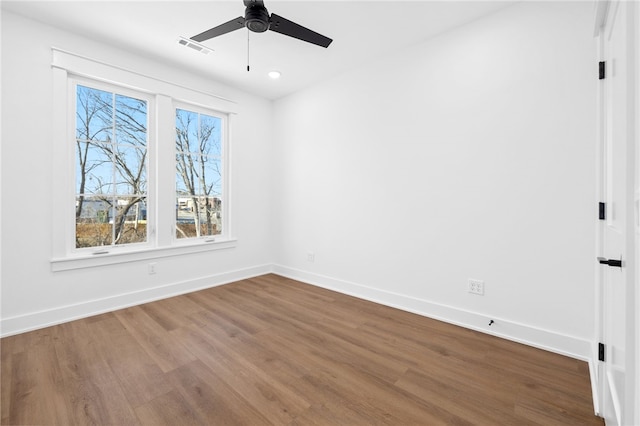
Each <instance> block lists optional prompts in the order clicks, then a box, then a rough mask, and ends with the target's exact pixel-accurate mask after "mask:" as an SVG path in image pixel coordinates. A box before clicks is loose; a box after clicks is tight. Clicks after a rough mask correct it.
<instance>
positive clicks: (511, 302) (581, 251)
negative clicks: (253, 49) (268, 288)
mask: <svg viewBox="0 0 640 426" xmlns="http://www.w3.org/2000/svg"><path fill="white" fill-rule="evenodd" d="M592 31H593V22H592V5H591V3H590V2H583V3H576V2H571V3H555V2H532V3H520V4H517V5H515V6H512V7H509V8H506V9H504V10H502V11H500V12H498V13H497V14H494V15H491V16H489V17H486V18H483V19H481V20H478V21H476V22H474V23H471V24H469V25H465V26H464V27H461V28H458V29H456V30H454V31H451V32H448V33H445V34H443V35H441V36H439V37H437V38H435V39H432V40H430V41H427V42H425V43H423V44H420V45H417V46H413V47H411V48H408V49H406V50H404V51H401V52H398V53H397V54H395V55H393V56H392V57H384V58H380V59H379V60H378V61H376V62H372V63H369V64H366V65H363V66H362V67H360V68H358V69H355V70H353V71H351V72H349V73H347V74H344V75H342V76H340V77H338V78H334V79H332V80H331V81H328V82H325V83H324V84H321V85H319V86H315V87H313V88H309V89H307V90H305V91H302V92H299V93H297V94H294V95H292V96H289V97H287V98H284V99H282V100H279V101H277V102H276V104H275V134H274V135H275V150H276V153H277V158H279V159H280V161H281V163H280V164H279V165H280V167H279V168H278V169H277V171H276V174H275V175H274V176H275V177H274V183H273V185H274V193H275V194H276V204H275V206H274V211H275V212H277V213H276V215H275V219H276V220H277V221H278V227H277V233H278V241H279V243H280V244H279V249H278V254H277V263H278V265H279V266H278V267H277V268H276V271H278V272H279V273H282V274H284V275H288V276H291V277H295V278H298V279H302V280H305V281H308V282H313V283H316V284H319V285H323V286H326V287H330V288H334V289H337V290H340V291H344V292H347V293H351V294H355V295H358V296H361V297H365V298H369V299H372V300H377V301H379V302H383V303H387V304H390V305H395V306H400V307H403V308H405V309H409V310H413V311H416V312H420V313H423V314H426V315H430V316H435V317H439V318H443V319H445V320H447V321H451V322H455V323H460V324H464V325H466V326H469V327H472V328H477V329H480V330H484V331H489V332H493V333H496V334H501V335H504V336H507V337H510V338H513V339H516V340H521V341H526V342H528V343H530V344H534V345H536V346H540V347H547V348H549V349H552V350H555V351H558V352H562V353H567V354H571V355H574V356H578V357H583V358H586V357H589V356H590V355H591V352H590V351H591V347H590V341H591V340H592V339H593V336H594V319H593V317H594V277H593V270H594V266H593V265H594V263H593V262H594V219H595V216H594V215H595V214H596V210H595V208H594V206H595V199H594V188H595V156H594V154H595V134H596V132H595V120H596V116H595V112H596V111H595V105H596V100H595V93H596V90H595V84H596V83H597V75H596V72H595V71H596V68H597V67H596V63H595V58H596V56H595V50H594V49H595V43H594V40H593V38H592ZM309 252H313V253H315V262H313V263H311V262H308V261H307V253H309ZM468 278H475V279H481V280H484V281H485V295H484V296H476V295H471V294H468V293H467V291H466V286H467V279H468ZM489 319H495V321H496V323H495V324H494V325H493V326H492V327H491V328H489V327H488V325H487V324H488V320H489Z"/></svg>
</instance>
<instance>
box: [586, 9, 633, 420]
mask: <svg viewBox="0 0 640 426" xmlns="http://www.w3.org/2000/svg"><path fill="white" fill-rule="evenodd" d="M614 3H617V4H615V5H614V6H615V7H618V8H621V7H622V8H625V9H626V10H625V11H624V12H625V17H626V19H627V25H628V32H629V33H628V37H627V41H628V43H630V46H629V48H628V49H627V53H628V55H629V56H628V58H627V59H628V67H629V68H628V70H627V72H628V74H629V79H628V81H627V82H628V85H629V92H630V95H629V96H630V98H629V102H628V104H627V105H628V107H629V111H628V117H627V118H628V120H629V126H628V132H629V135H628V144H627V147H628V149H629V151H628V152H629V153H630V156H631V158H629V159H627V165H626V166H627V168H628V174H629V175H630V176H631V177H632V182H633V183H632V184H631V182H629V184H630V185H629V188H628V189H627V195H626V197H625V198H626V199H627V204H628V206H630V207H628V208H627V212H628V215H629V216H630V218H629V219H628V220H627V224H628V227H627V228H628V229H627V245H626V252H627V253H626V256H627V259H625V267H626V268H627V271H626V275H627V277H626V282H625V286H626V291H627V297H628V299H629V300H628V301H627V305H626V308H627V312H628V313H627V316H626V319H625V326H626V327H627V345H626V351H627V358H626V369H625V371H626V372H627V375H628V377H627V381H626V386H625V387H626V391H625V395H626V397H625V400H624V401H623V403H624V407H623V408H622V410H621V411H622V412H623V415H624V420H623V421H625V422H626V423H630V424H640V404H637V403H634V402H635V401H638V400H640V285H639V283H638V278H639V277H640V274H639V273H638V267H639V265H640V118H639V117H638V116H639V115H640V77H639V75H640V53H639V50H640V3H638V2H637V1H629V2H622V1H619V0H596V2H595V8H594V15H595V25H594V36H595V37H596V42H597V55H598V59H597V60H598V61H601V60H603V56H604V53H603V49H604V42H605V39H606V37H605V35H604V32H603V29H604V27H605V25H606V23H607V20H608V19H609V18H610V16H609V13H610V12H611V8H612V5H613V4H614ZM617 12H618V13H620V12H621V11H617ZM594 69H595V64H594ZM597 90H598V95H597V108H598V120H597V121H598V123H597V148H596V149H597V151H596V179H597V182H596V202H603V201H605V200H604V194H605V188H604V187H603V182H604V176H603V172H604V164H603V161H604V158H605V157H604V151H603V150H604V148H605V146H604V131H605V126H604V119H605V117H604V102H605V99H604V95H605V92H604V90H605V89H604V83H603V82H599V84H598V89H597ZM596 217H597V216H596ZM603 232H604V224H603V221H600V220H596V247H595V250H596V257H597V256H601V255H602V248H603V238H602V236H603ZM594 260H595V258H594ZM594 274H595V275H594V276H595V292H596V298H595V300H596V303H595V306H594V312H595V318H596V321H595V333H594V335H595V339H596V340H595V341H594V342H593V358H592V360H593V361H592V367H594V368H593V370H594V371H593V374H592V378H593V380H594V383H592V388H593V395H594V401H593V402H594V409H595V412H596V414H599V415H602V410H603V409H604V407H603V401H604V398H605V395H604V392H603V391H604V387H603V386H605V381H606V377H605V376H604V375H603V372H604V368H603V366H602V363H601V362H600V361H598V343H600V342H603V340H602V339H603V336H604V324H603V320H604V318H603V317H604V314H603V279H604V278H603V274H604V271H603V268H602V267H601V266H600V265H598V264H597V262H596V263H595V267H594ZM603 343H605V344H606V342H603Z"/></svg>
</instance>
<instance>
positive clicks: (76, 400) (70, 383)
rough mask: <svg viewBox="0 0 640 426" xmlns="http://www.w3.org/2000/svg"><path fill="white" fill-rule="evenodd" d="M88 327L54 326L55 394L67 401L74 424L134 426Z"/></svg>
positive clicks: (75, 324)
mask: <svg viewBox="0 0 640 426" xmlns="http://www.w3.org/2000/svg"><path fill="white" fill-rule="evenodd" d="M89 324H90V322H88V321H73V322H69V323H66V324H61V325H60V326H57V327H59V328H60V329H61V330H62V333H61V334H62V338H61V339H59V340H56V341H55V343H54V348H55V356H56V358H57V360H58V362H59V364H60V373H59V378H60V380H61V381H63V383H64V388H63V389H60V390H58V393H59V394H60V395H64V396H65V397H66V400H68V401H70V405H71V411H70V413H69V414H70V416H71V417H72V418H73V419H74V420H75V423H77V424H80V425H82V424H108V425H136V424H138V421H137V418H136V416H135V413H134V412H133V410H132V407H131V405H130V404H129V402H128V400H127V398H126V396H125V394H124V392H123V389H122V387H121V386H120V383H119V381H118V379H117V377H116V376H115V374H114V373H113V371H112V370H111V368H110V367H109V365H108V363H107V362H106V361H105V359H104V357H103V352H102V351H101V350H100V349H99V347H98V344H97V343H96V341H95V339H94V336H93V335H92V333H91V332H90V331H89V328H88V325H89ZM43 419H46V417H43ZM41 421H42V420H41ZM43 423H45V424H46V423H47V422H46V421H45V422H43ZM61 424H65V423H61Z"/></svg>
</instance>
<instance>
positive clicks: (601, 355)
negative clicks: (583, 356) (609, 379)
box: [598, 343, 604, 362]
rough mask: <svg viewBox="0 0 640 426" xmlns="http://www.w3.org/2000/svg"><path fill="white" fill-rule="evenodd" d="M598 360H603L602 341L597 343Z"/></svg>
mask: <svg viewBox="0 0 640 426" xmlns="http://www.w3.org/2000/svg"><path fill="white" fill-rule="evenodd" d="M598 361H603V362H604V343H598Z"/></svg>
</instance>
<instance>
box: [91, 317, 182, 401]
mask: <svg viewBox="0 0 640 426" xmlns="http://www.w3.org/2000/svg"><path fill="white" fill-rule="evenodd" d="M88 328H89V331H90V332H91V334H92V335H93V336H94V337H95V340H96V342H97V345H98V350H99V351H100V352H101V353H102V354H103V356H104V359H105V361H106V362H107V364H108V365H109V367H110V368H111V370H112V371H113V372H114V374H115V375H116V377H117V378H118V381H119V382H120V385H121V386H122V389H123V391H124V393H125V395H126V397H127V400H128V401H129V404H130V405H131V406H132V407H134V408H135V407H138V406H139V405H142V404H144V403H147V402H149V401H151V400H152V399H154V398H157V397H158V396H160V395H164V394H166V393H168V392H170V391H171V390H172V389H173V388H172V387H171V385H170V384H169V383H168V382H167V380H166V378H165V375H164V374H163V372H162V370H161V369H160V367H159V366H158V365H157V364H156V363H155V362H154V361H153V359H152V358H151V357H150V356H148V355H147V354H146V352H145V351H144V349H143V348H142V346H141V345H139V344H138V341H137V339H135V338H134V337H133V336H132V335H131V334H130V333H129V332H128V331H127V329H126V328H125V327H124V326H123V325H122V323H121V322H120V321H119V320H118V319H117V318H116V317H115V316H112V317H109V318H107V319H104V320H102V321H95V322H92V323H90V324H88ZM112 348H117V350H112Z"/></svg>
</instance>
